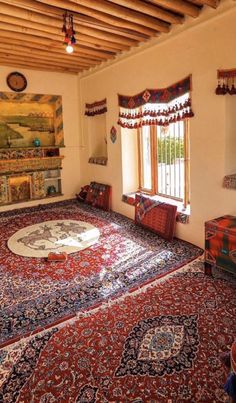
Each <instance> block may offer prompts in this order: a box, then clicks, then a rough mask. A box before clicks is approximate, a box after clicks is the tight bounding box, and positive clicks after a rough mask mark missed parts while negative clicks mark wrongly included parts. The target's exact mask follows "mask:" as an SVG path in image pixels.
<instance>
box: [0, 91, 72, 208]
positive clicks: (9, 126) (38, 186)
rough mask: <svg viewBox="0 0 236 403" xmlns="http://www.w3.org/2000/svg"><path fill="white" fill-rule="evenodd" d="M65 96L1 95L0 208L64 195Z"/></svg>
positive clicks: (2, 93)
mask: <svg viewBox="0 0 236 403" xmlns="http://www.w3.org/2000/svg"><path fill="white" fill-rule="evenodd" d="M63 146H64V134H63V120H62V97H61V96H59V95H42V94H27V93H23V94H15V93H8V92H0V205H7V204H15V203H19V202H23V201H24V202H25V201H28V200H37V199H42V198H46V197H55V196H60V195H62V187H61V169H62V159H63V156H61V155H60V147H63Z"/></svg>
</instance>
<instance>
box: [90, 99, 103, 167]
mask: <svg viewBox="0 0 236 403" xmlns="http://www.w3.org/2000/svg"><path fill="white" fill-rule="evenodd" d="M106 112H107V107H106V99H104V100H102V101H99V102H94V103H93V104H86V109H85V115H86V116H87V117H88V119H87V132H88V143H89V144H88V146H89V163H92V164H99V165H106V164H107V134H106V130H107V129H106Z"/></svg>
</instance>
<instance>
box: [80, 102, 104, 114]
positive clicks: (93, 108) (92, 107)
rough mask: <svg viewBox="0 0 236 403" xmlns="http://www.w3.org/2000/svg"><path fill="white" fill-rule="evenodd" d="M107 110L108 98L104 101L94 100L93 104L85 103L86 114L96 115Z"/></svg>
mask: <svg viewBox="0 0 236 403" xmlns="http://www.w3.org/2000/svg"><path fill="white" fill-rule="evenodd" d="M106 112H107V100H106V98H105V99H103V100H102V101H98V102H94V103H93V104H85V113H84V114H85V115H86V116H96V115H102V114H103V113H106Z"/></svg>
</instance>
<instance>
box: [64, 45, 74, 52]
mask: <svg viewBox="0 0 236 403" xmlns="http://www.w3.org/2000/svg"><path fill="white" fill-rule="evenodd" d="M66 51H67V53H73V52H74V48H73V46H71V45H67V46H66Z"/></svg>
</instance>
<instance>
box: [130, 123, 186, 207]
mask: <svg viewBox="0 0 236 403" xmlns="http://www.w3.org/2000/svg"><path fill="white" fill-rule="evenodd" d="M176 123H178V122H176ZM148 127H150V147H151V189H145V188H144V187H143V186H142V183H143V172H142V161H141V155H142V151H141V147H142V128H140V129H138V130H137V136H138V139H137V141H138V176H139V191H140V192H142V193H145V194H149V195H150V196H154V195H155V196H160V197H164V198H166V199H171V200H175V201H177V202H180V203H183V207H184V208H186V207H187V205H188V204H190V138H189V119H185V120H184V121H183V127H184V189H183V191H184V192H183V193H184V196H183V199H182V198H178V197H175V196H171V195H166V194H163V193H159V192H158V169H157V167H158V135H157V127H158V126H157V125H150V126H148Z"/></svg>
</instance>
